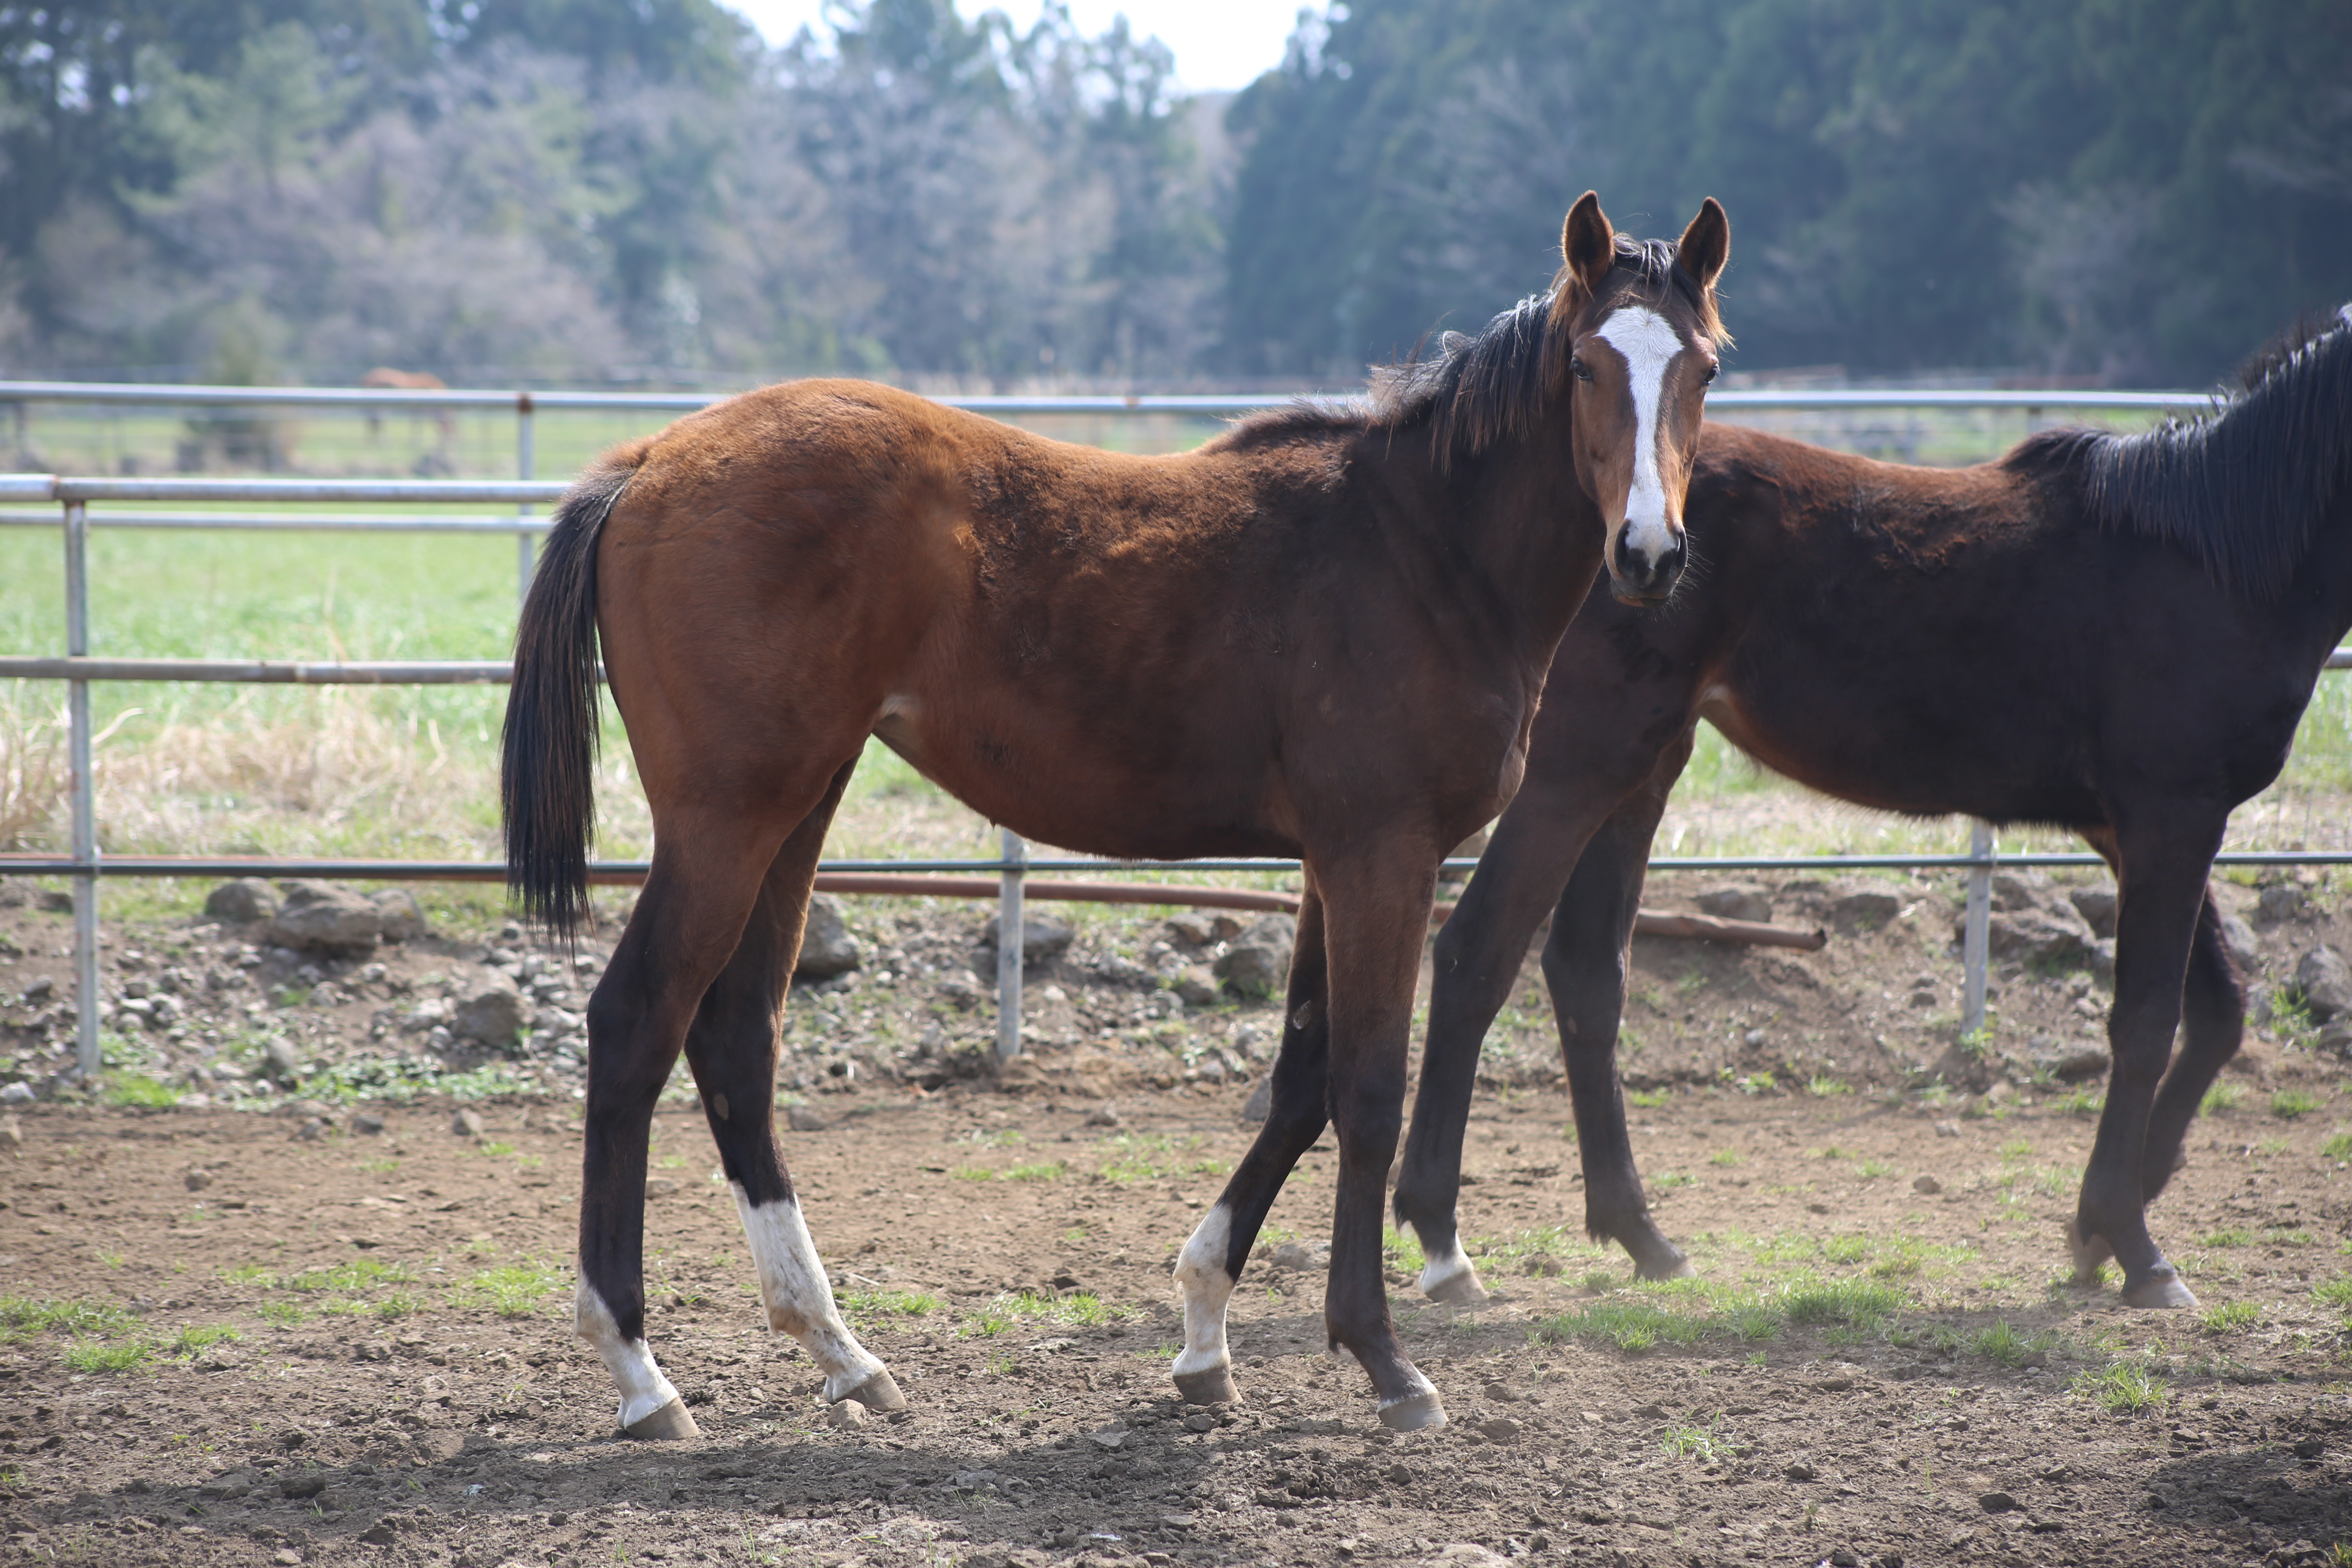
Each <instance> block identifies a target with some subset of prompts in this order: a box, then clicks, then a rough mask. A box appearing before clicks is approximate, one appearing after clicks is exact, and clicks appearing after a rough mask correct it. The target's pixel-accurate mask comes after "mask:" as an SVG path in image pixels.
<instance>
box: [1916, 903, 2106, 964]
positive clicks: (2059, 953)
mask: <svg viewBox="0 0 2352 1568" xmlns="http://www.w3.org/2000/svg"><path fill="white" fill-rule="evenodd" d="M1967 921H1968V917H1967V916H1966V915H1965V914H1964V915H1961V916H1960V917H1958V919H1956V920H1955V921H1953V922H1952V935H1953V939H1954V940H1955V941H1959V942H1964V941H1966V940H1967V937H1966V927H1967ZM1986 936H1987V944H1988V946H1989V947H1990V951H1991V953H1992V956H1993V957H1994V958H1995V959H1998V960H2001V961H2004V962H2013V963H2022V964H2024V965H2026V966H2027V967H2029V968H2054V967H2060V966H2065V965H2079V964H2082V963H2086V962H2087V961H2088V960H2089V957H2090V952H2091V944H2092V943H2093V942H2096V941H2097V940H2098V938H2096V937H2095V936H2093V935H2092V934H2091V928H2090V927H2089V926H2088V925H2087V924H2085V923H2084V920H2083V917H2082V916H2081V915H2079V914H2077V913H2075V912H2074V905H2072V904H2065V903H2062V904H2057V905H2054V906H2053V907H2051V908H2048V909H2026V910H2001V911H1999V912H1997V913H1995V914H1994V915H1993V917H1992V921H1991V923H1990V927H1989V928H1988V930H1987V932H1986Z"/></svg>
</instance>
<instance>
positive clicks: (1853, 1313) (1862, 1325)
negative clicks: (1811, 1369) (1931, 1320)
mask: <svg viewBox="0 0 2352 1568" xmlns="http://www.w3.org/2000/svg"><path fill="white" fill-rule="evenodd" d="M1902 1306H1903V1292H1902V1291H1900V1290H1897V1289H1895V1287H1894V1286H1892V1285H1885V1284H1880V1283H1877V1282H1874V1281H1872V1280H1867V1279H1815V1280H1807V1281H1804V1282H1801V1283H1798V1282H1792V1283H1791V1284H1790V1287H1789V1289H1788V1291H1787V1293H1786V1294H1785V1295H1784V1297H1783V1298H1782V1301H1781V1310H1783V1311H1785V1312H1787V1313H1788V1315H1789V1321H1790V1322H1792V1323H1823V1324H1836V1325H1839V1326H1841V1327H1844V1328H1852V1329H1862V1330H1871V1329H1875V1328H1878V1327H1880V1326H1882V1325H1884V1324H1885V1323H1886V1322H1888V1321H1892V1320H1893V1318H1894V1316H1895V1312H1896V1311H1897V1310H1900V1309H1901V1308H1902Z"/></svg>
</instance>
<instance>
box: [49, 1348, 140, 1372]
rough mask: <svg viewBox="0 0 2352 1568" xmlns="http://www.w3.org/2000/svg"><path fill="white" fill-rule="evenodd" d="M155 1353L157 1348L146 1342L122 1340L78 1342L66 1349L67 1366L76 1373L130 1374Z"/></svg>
mask: <svg viewBox="0 0 2352 1568" xmlns="http://www.w3.org/2000/svg"><path fill="white" fill-rule="evenodd" d="M154 1353H155V1347H154V1346H153V1345H151V1344H149V1343H148V1342H146V1341H144V1340H122V1341H119V1342H115V1343H112V1344H109V1343H105V1342H98V1341H91V1340H76V1341H75V1342H73V1343H72V1344H70V1345H68V1346H67V1347H66V1365H67V1366H68V1368H70V1369H71V1370H73V1371H75V1372H97V1373H108V1372H129V1371H131V1369H132V1368H133V1367H136V1366H140V1365H142V1364H144V1363H146V1361H147V1360H148V1358H150V1357H151V1356H152V1355H153V1354H154Z"/></svg>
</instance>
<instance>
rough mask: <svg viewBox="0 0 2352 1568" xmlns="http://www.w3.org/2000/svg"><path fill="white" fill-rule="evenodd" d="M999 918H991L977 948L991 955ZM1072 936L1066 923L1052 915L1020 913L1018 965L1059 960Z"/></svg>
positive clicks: (994, 945) (1072, 933)
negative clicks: (1019, 956)
mask: <svg viewBox="0 0 2352 1568" xmlns="http://www.w3.org/2000/svg"><path fill="white" fill-rule="evenodd" d="M1002 918H1003V917H1002V916H998V917H995V918H992V919H991V920H990V921H989V922H988V924H987V926H986V927H985V928H984V929H983V930H982V931H981V933H980V945H981V946H982V947H984V948H987V949H989V950H990V951H991V952H993V951H995V948H996V934H997V933H996V923H997V920H1000V919H1002ZM1074 934H1075V933H1074V932H1073V931H1071V930H1070V927H1069V925H1068V923H1067V922H1066V921H1057V920H1055V918H1054V917H1053V916H1051V915H1033V914H1029V913H1026V912H1025V911H1024V913H1023V915H1022V917H1021V962H1022V963H1024V964H1031V963H1046V962H1047V961H1049V960H1051V959H1055V958H1059V957H1061V956H1062V954H1063V952H1065V951H1066V950H1067V949H1068V947H1069V945H1070V938H1071V937H1072V936H1073V935H1074Z"/></svg>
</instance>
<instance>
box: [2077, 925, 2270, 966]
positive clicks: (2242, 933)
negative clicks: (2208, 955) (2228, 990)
mask: <svg viewBox="0 0 2352 1568" xmlns="http://www.w3.org/2000/svg"><path fill="white" fill-rule="evenodd" d="M2111 923H2112V922H2111ZM2099 934H2100V935H2102V936H2113V935H2114V934H2115V932H2114V931H2102V932H2100V933H2099ZM2221 950H2222V951H2223V952H2227V953H2228V954H2229V955H2230V962H2231V963H2234V964H2236V965H2237V966H2238V973H2240V974H2242V975H2251V974H2254V973H2258V972H2260V970H2261V969H2262V966H2263V939H2262V938H2261V937H2259V936H2256V935H2255V934H2254V928H2253V927H2252V926H2250V925H2248V924H2247V923H2246V922H2245V921H2242V920H2240V919H2239V918H2238V917H2237V916H2235V915H2233V914H2231V913H2230V912H2229V911H2228V910H2222V911H2221Z"/></svg>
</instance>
